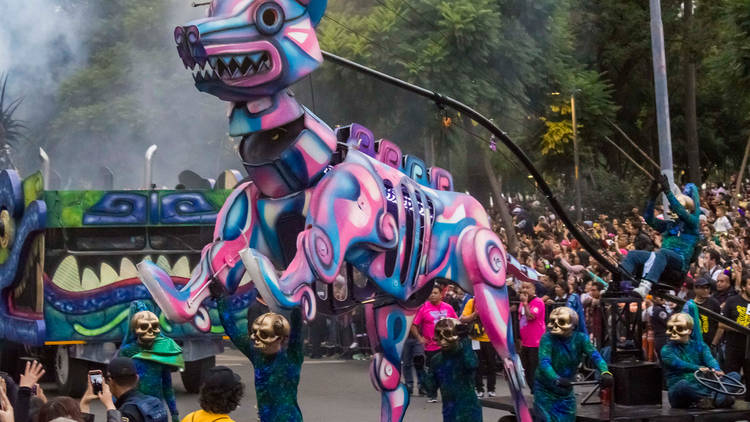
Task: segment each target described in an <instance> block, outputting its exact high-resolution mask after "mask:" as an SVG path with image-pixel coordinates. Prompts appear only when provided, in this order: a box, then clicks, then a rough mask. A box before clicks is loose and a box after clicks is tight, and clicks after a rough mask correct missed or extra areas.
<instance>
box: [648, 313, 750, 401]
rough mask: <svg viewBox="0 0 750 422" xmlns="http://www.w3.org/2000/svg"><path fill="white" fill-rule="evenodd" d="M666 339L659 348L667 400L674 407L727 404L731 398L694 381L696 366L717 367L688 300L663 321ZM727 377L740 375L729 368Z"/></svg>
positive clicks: (696, 315)
mask: <svg viewBox="0 0 750 422" xmlns="http://www.w3.org/2000/svg"><path fill="white" fill-rule="evenodd" d="M667 334H668V335H669V342H667V344H666V345H664V347H662V349H661V361H662V367H663V368H664V376H665V378H666V379H667V390H668V391H669V404H670V406H672V407H675V408H688V407H693V406H698V405H700V406H702V407H729V406H731V405H732V404H733V403H734V399H733V398H732V397H730V396H727V395H725V394H716V393H714V392H713V391H711V390H709V389H708V388H706V387H705V386H703V385H701V384H700V383H699V382H698V381H696V379H695V376H694V375H693V374H694V372H695V371H697V370H699V369H700V368H707V369H708V370H713V371H721V369H720V368H719V363H718V362H717V361H716V359H715V358H714V357H713V355H712V354H711V349H710V348H709V347H708V345H707V344H706V343H705V342H704V341H703V335H702V334H701V326H700V318H699V314H698V308H697V307H696V306H695V302H693V301H692V300H690V301H688V302H686V303H685V307H684V308H683V312H681V313H676V314H674V315H672V316H671V317H670V318H669V321H668V322H667ZM727 376H728V377H731V378H734V379H736V380H739V379H740V376H739V374H737V373H736V372H732V373H729V374H727Z"/></svg>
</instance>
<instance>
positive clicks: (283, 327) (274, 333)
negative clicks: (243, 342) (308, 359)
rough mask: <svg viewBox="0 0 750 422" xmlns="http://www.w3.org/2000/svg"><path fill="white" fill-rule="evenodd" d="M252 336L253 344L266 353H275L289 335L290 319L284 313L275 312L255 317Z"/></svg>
mask: <svg viewBox="0 0 750 422" xmlns="http://www.w3.org/2000/svg"><path fill="white" fill-rule="evenodd" d="M251 330H252V332H251V333H250V338H252V339H253V345H254V346H255V348H256V349H258V350H260V351H261V353H264V354H269V355H272V354H275V353H278V351H279V350H280V349H281V342H282V340H284V339H285V338H287V337H289V332H290V331H291V330H290V328H289V321H287V319H286V318H284V316H283V315H279V314H276V313H273V312H268V313H265V314H263V315H261V316H259V317H258V318H255V321H253V325H252V328H251Z"/></svg>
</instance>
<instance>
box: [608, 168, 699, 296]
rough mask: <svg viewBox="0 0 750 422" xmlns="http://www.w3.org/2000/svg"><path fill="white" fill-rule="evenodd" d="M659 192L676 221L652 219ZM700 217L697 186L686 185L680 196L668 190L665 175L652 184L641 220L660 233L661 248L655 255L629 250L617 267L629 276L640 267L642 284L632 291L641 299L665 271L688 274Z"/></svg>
mask: <svg viewBox="0 0 750 422" xmlns="http://www.w3.org/2000/svg"><path fill="white" fill-rule="evenodd" d="M660 192H663V193H664V195H666V197H667V201H669V207H670V209H671V210H672V211H673V212H674V213H675V214H676V215H677V219H676V220H671V219H667V218H666V216H665V218H664V219H663V220H660V219H658V218H656V217H655V216H654V207H655V205H656V198H657V196H658V195H659V193H660ZM700 214H701V208H700V198H699V196H698V187H696V186H695V185H694V184H692V183H688V184H687V185H686V186H685V190H684V192H683V194H680V195H679V196H675V195H674V194H673V193H672V191H671V190H670V189H669V181H668V180H667V177H666V176H664V175H662V176H661V177H660V178H659V179H657V180H654V182H653V183H652V184H651V188H650V190H649V199H648V202H646V208H645V209H644V210H643V218H645V219H646V223H648V225H649V226H651V227H653V228H654V229H656V230H658V231H659V232H660V233H661V236H662V243H661V249H659V250H658V251H654V252H649V251H640V250H635V251H630V252H628V255H627V256H626V257H625V260H624V261H623V262H622V263H621V264H620V265H621V266H622V268H623V269H624V270H625V271H627V272H628V273H630V274H635V270H636V269H638V268H641V267H642V268H643V270H642V278H641V282H640V284H639V285H638V287H636V288H635V289H634V290H635V292H637V293H638V294H639V295H640V296H641V297H644V298H645V297H646V295H647V294H648V293H649V292H650V291H651V286H652V285H653V284H654V283H657V282H658V281H659V278H660V277H661V275H662V273H663V272H664V271H665V270H669V269H671V270H678V271H680V272H683V273H684V272H685V271H687V269H688V267H689V266H690V261H691V259H692V258H693V252H694V249H695V245H696V244H697V243H698V241H699V240H700V219H699V217H700Z"/></svg>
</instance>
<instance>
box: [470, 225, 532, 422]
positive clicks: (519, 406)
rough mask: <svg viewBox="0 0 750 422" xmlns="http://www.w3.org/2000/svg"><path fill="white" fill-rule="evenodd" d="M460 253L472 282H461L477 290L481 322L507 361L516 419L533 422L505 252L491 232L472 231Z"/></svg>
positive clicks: (476, 305)
mask: <svg viewBox="0 0 750 422" xmlns="http://www.w3.org/2000/svg"><path fill="white" fill-rule="evenodd" d="M458 253H460V256H461V261H462V262H463V265H464V270H465V274H466V277H467V278H468V280H460V281H459V282H460V283H461V284H462V287H463V288H464V290H467V291H472V290H473V292H474V306H475V307H476V310H477V313H478V314H479V319H480V320H481V321H482V324H483V325H484V329H485V332H486V333H487V336H488V337H489V338H490V340H491V341H492V345H493V346H494V347H495V350H497V353H498V354H499V355H500V357H501V358H502V360H503V366H504V367H505V373H506V375H507V376H508V382H509V384H510V385H509V387H510V392H511V395H512V396H513V400H514V402H515V407H516V417H517V419H518V420H519V421H523V422H531V420H532V417H531V412H530V410H529V406H528V404H527V403H526V399H525V397H524V395H523V391H522V387H523V379H524V377H523V368H522V367H521V364H520V359H519V357H518V354H517V353H516V350H515V347H514V345H513V330H512V327H511V321H510V305H509V303H508V288H507V286H506V285H505V267H506V262H507V261H506V258H507V257H506V253H505V249H504V248H503V245H502V243H501V242H500V239H499V238H498V237H497V235H496V234H495V233H494V232H492V231H491V230H489V229H486V228H482V227H471V228H467V229H466V230H465V231H464V232H463V233H462V234H461V240H460V243H459V248H458ZM469 283H470V285H468V284H469Z"/></svg>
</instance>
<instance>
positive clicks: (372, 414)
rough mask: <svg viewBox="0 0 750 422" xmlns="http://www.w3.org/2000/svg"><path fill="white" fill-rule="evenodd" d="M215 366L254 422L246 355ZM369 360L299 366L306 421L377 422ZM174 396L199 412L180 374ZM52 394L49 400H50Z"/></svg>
mask: <svg viewBox="0 0 750 422" xmlns="http://www.w3.org/2000/svg"><path fill="white" fill-rule="evenodd" d="M216 364H217V365H224V366H228V367H230V368H232V370H233V371H235V372H237V373H238V374H239V375H240V376H241V377H242V380H243V382H244V383H245V386H246V387H247V389H246V391H245V397H244V398H243V399H242V404H241V405H240V408H239V409H237V410H235V411H234V412H232V414H231V415H230V416H231V417H232V419H234V420H235V421H237V422H256V421H257V416H256V408H255V403H256V401H255V387H254V383H253V374H252V366H251V365H250V362H249V361H248V360H247V359H246V358H245V356H244V355H242V354H241V353H239V352H238V351H236V350H233V349H227V351H226V352H225V353H223V354H221V355H219V356H217V357H216ZM369 364H370V362H369V361H356V360H354V361H352V360H346V361H344V360H334V359H307V360H305V363H304V364H303V365H302V379H301V380H300V385H299V396H298V397H299V404H300V407H301V409H302V415H303V417H304V420H305V422H348V421H357V422H359V421H373V422H374V421H379V420H380V394H379V393H378V392H377V391H375V389H374V388H373V387H372V384H371V383H370V377H369V373H368V369H369ZM173 381H174V386H175V392H176V395H177V408H178V409H179V410H180V417H184V416H185V415H187V414H188V413H190V412H192V411H194V410H197V409H199V404H198V396H197V395H196V394H188V393H187V392H186V391H185V389H184V388H183V387H182V381H181V380H180V375H179V374H177V373H175V374H174V376H173ZM497 384H498V385H497V387H498V391H497V393H498V394H504V395H507V394H508V388H507V385H506V384H505V381H504V378H503V377H501V376H498V383H497ZM54 395H55V394H54V391H49V392H48V396H50V397H54ZM441 409H442V404H441V403H440V399H438V402H437V403H427V399H426V398H425V397H420V396H413V397H412V399H411V403H410V405H409V409H408V410H407V412H406V418H405V421H407V422H440V421H442V419H443V418H442V414H441ZM91 410H92V413H94V414H95V415H96V420H97V421H98V422H104V421H106V417H105V414H104V408H103V407H102V406H101V405H100V404H99V403H93V404H92V408H91ZM483 412H484V413H483V415H484V421H485V422H496V421H497V420H498V419H499V418H500V417H501V416H504V415H507V413H506V412H502V411H499V410H494V409H486V408H485V409H483Z"/></svg>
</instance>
